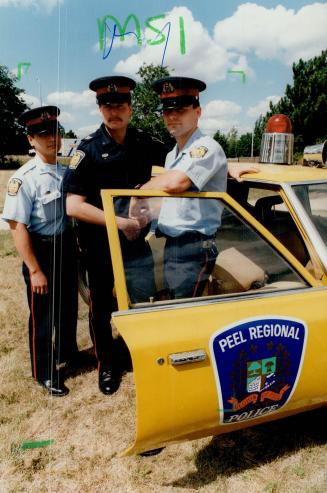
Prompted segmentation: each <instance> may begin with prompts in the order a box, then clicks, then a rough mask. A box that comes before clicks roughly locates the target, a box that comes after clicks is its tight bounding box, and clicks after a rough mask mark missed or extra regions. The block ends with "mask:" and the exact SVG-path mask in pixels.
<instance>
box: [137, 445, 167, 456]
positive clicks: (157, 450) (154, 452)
mask: <svg viewBox="0 0 327 493" xmlns="http://www.w3.org/2000/svg"><path fill="white" fill-rule="evenodd" d="M164 448H165V447H160V448H154V449H152V450H146V451H145V452H141V453H140V454H138V455H140V456H141V457H151V455H158V454H160V452H162V451H163V449H164Z"/></svg>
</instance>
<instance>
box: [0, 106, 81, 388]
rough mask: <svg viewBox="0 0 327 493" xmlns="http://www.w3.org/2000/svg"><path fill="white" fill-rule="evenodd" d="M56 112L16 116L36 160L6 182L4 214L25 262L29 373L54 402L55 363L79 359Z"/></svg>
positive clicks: (58, 377) (60, 382)
mask: <svg viewBox="0 0 327 493" xmlns="http://www.w3.org/2000/svg"><path fill="white" fill-rule="evenodd" d="M59 113H60V110H59V109H58V108H57V107H56V106H43V107H40V108H35V109H32V110H28V111H26V112H24V113H23V114H22V115H21V116H20V118H19V122H20V124H22V125H25V127H26V129H27V138H28V141H29V143H30V144H31V146H32V147H34V148H35V153H36V155H35V157H34V158H33V159H31V160H30V161H28V162H27V163H26V164H24V165H23V166H22V167H21V168H20V169H19V170H17V171H16V173H15V174H14V175H13V176H12V178H11V179H10V180H9V183H8V191H7V196H6V200H5V206H4V211H3V219H4V220H6V221H8V223H9V225H10V228H11V232H12V236H13V239H14V243H15V246H16V248H17V250H18V253H19V255H20V256H21V258H22V260H23V275H24V280H25V283H26V287H27V298H28V304H29V308H30V317H29V343H30V355H31V365H32V374H33V377H34V378H35V379H36V380H37V382H38V383H39V384H41V385H42V386H43V387H45V388H46V389H47V391H48V392H49V394H51V395H53V396H58V397H60V396H64V395H66V394H68V392H69V390H68V388H67V387H66V386H65V385H64V383H63V379H62V376H61V374H60V372H59V370H56V363H57V364H61V363H62V362H64V361H69V360H72V359H74V358H75V356H76V354H77V345H76V323H77V268H76V248H75V242H74V239H73V235H72V232H71V230H70V228H69V225H68V221H67V216H66V215H65V197H64V194H63V190H62V182H63V176H64V168H63V167H62V166H61V165H60V164H59V163H58V162H57V151H58V149H59V148H60V146H61V136H60V124H59V122H58V120H57V117H58V115H59Z"/></svg>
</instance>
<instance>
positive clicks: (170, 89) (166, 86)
mask: <svg viewBox="0 0 327 493" xmlns="http://www.w3.org/2000/svg"><path fill="white" fill-rule="evenodd" d="M174 91H175V88H174V86H173V85H172V83H171V82H164V83H163V85H162V92H174Z"/></svg>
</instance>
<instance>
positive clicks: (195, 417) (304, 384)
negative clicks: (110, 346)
mask: <svg viewBox="0 0 327 493" xmlns="http://www.w3.org/2000/svg"><path fill="white" fill-rule="evenodd" d="M326 298H327V291H326V290H325V289H323V290H319V291H311V292H308V291H307V290H305V291H304V292H301V293H295V292H294V293H285V294H283V295H280V294H279V295H276V296H272V295H268V294H266V295H263V296H260V295H259V294H257V295H255V296H253V298H251V299H249V298H246V299H244V298H243V299H242V297H238V298H234V299H231V300H228V301H227V300H225V301H224V302H220V303H213V304H206V305H202V306H190V307H188V306H176V307H174V308H173V309H162V310H161V311H160V316H158V311H157V310H149V311H144V312H137V311H136V310H132V311H131V312H129V313H126V314H119V313H117V314H114V316H113V319H114V324H115V325H116V327H117V328H118V331H119V332H120V334H121V335H122V337H123V338H124V340H125V342H126V344H127V346H128V348H129V350H130V352H131V356H132V362H133V371H134V379H135V385H136V407H137V412H136V414H137V432H136V439H135V443H134V445H133V446H132V447H131V448H130V449H129V450H127V451H126V453H127V454H131V453H140V452H143V451H145V450H151V449H155V448H158V447H162V446H165V445H167V444H168V443H169V442H176V441H183V440H185V439H192V438H197V437H199V436H207V435H217V434H220V433H226V432H229V431H233V430H235V429H239V428H243V427H246V426H251V425H254V424H257V423H261V422H264V421H267V420H269V419H271V418H272V417H282V416H287V415H289V414H292V413H295V412H298V411H299V410H305V409H309V408H311V407H312V406H317V405H322V404H323V403H326V401H327V385H326V382H325V375H326V373H327V329H326V323H325V321H326ZM308 305H309V306H310V312H311V313H312V314H314V315H313V316H310V317H308V309H307V306H308ZM267 314H271V315H270V317H271V318H272V317H274V318H276V317H288V318H289V319H300V320H304V321H308V320H309V323H308V324H307V325H308V333H307V341H306V347H305V348H304V354H303V365H302V368H301V369H300V370H299V379H298V381H297V384H296V385H295V388H294V389H293V390H294V392H293V394H292V396H291V399H290V400H289V402H287V403H286V404H285V405H284V406H282V407H281V409H278V410H276V411H275V412H274V411H270V410H265V411H264V412H267V413H268V414H266V415H264V416H262V417H259V418H254V419H248V420H244V421H240V422H235V423H234V422H233V423H231V424H222V423H220V422H219V415H220V409H222V408H223V406H224V404H223V402H222V400H221V397H220V396H219V392H218V389H217V385H216V381H215V371H214V362H213V357H212V354H211V349H210V347H209V346H210V344H208V341H210V339H211V337H212V336H213V334H214V333H215V332H216V331H218V332H219V331H223V330H224V328H225V327H226V326H227V327H229V326H230V325H231V324H236V325H239V324H241V323H242V322H244V321H245V320H248V319H249V317H251V319H252V320H255V319H256V318H257V319H258V320H259V319H261V318H262V317H267ZM268 317H269V316H268ZM253 323H254V322H253ZM199 328H201V329H199ZM243 333H244V332H243ZM273 339H274V338H267V343H268V342H271V340H273ZM241 348H242V344H240V349H241ZM198 350H203V351H204V352H205V354H206V359H205V360H204V361H199V362H192V363H187V362H186V363H185V364H181V365H178V366H174V365H173V364H171V362H170V358H171V356H172V355H178V354H180V353H185V352H186V353H189V352H195V351H198ZM317 354H320V355H321V357H320V358H317ZM240 383H242V379H240ZM243 384H244V385H245V383H244V381H243ZM324 384H325V385H324ZM267 403H268V407H271V406H273V405H276V401H273V400H267V401H266V403H265V404H264V405H263V408H264V409H265V408H266V407H267ZM244 410H245V411H246V410H247V407H244ZM270 412H271V413H272V414H270ZM275 415H278V416H275Z"/></svg>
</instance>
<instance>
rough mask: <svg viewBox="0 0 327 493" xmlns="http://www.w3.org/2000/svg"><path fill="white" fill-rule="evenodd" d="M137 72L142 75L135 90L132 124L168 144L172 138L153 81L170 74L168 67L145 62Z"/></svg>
mask: <svg viewBox="0 0 327 493" xmlns="http://www.w3.org/2000/svg"><path fill="white" fill-rule="evenodd" d="M137 73H138V75H139V76H140V77H141V82H139V83H138V84H137V85H136V88H135V89H134V92H133V101H132V102H133V116H132V119H131V123H130V124H131V126H133V127H136V128H141V129H142V130H145V131H146V132H149V133H150V134H151V135H152V136H154V137H157V138H158V139H159V140H161V141H163V142H165V143H167V144H168V143H170V142H171V141H172V138H171V137H170V135H169V133H168V131H167V130H166V128H165V125H164V123H163V119H162V116H161V112H160V110H159V109H158V108H159V105H160V98H159V96H158V94H156V93H155V92H154V90H153V89H152V82H153V81H155V80H156V79H160V78H162V77H167V76H169V72H168V70H167V68H166V67H161V66H160V65H153V64H150V65H145V64H143V65H142V67H141V68H140V69H139V71H138V72H137Z"/></svg>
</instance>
